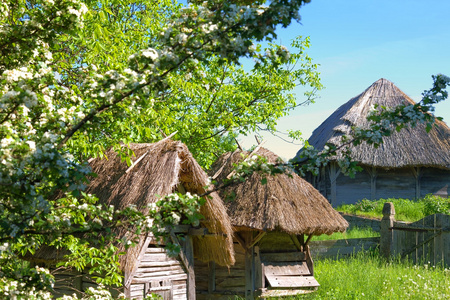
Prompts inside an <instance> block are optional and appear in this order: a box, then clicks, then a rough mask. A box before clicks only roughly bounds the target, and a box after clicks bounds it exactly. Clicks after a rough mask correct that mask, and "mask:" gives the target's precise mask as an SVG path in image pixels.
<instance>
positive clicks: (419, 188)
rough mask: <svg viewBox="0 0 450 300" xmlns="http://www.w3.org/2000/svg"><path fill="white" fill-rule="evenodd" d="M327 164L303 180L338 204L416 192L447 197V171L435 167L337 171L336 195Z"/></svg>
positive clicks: (449, 179) (449, 176) (413, 196)
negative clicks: (354, 173) (349, 173)
mask: <svg viewBox="0 0 450 300" xmlns="http://www.w3.org/2000/svg"><path fill="white" fill-rule="evenodd" d="M330 170H331V168H330V167H329V166H327V167H325V168H322V169H321V171H320V174H319V176H317V177H314V176H311V175H309V176H307V177H306V179H307V180H308V181H309V182H310V183H312V184H313V185H314V187H316V188H318V190H319V191H320V193H321V194H322V195H324V196H325V197H326V198H327V199H328V201H329V202H330V203H331V204H332V205H333V207H337V206H339V205H342V204H354V203H356V202H357V201H358V200H362V199H381V198H383V199H387V198H404V199H416V198H417V195H419V196H420V197H424V196H425V195H427V194H438V195H440V196H444V197H448V196H449V191H450V171H449V170H442V169H437V168H424V167H421V168H412V167H407V168H396V169H382V168H371V167H364V170H363V171H361V172H357V173H356V175H355V177H354V178H350V177H349V176H345V175H344V174H342V173H340V174H339V175H338V177H337V179H336V187H335V188H336V189H335V196H333V188H332V183H331V177H330V174H331V173H330Z"/></svg>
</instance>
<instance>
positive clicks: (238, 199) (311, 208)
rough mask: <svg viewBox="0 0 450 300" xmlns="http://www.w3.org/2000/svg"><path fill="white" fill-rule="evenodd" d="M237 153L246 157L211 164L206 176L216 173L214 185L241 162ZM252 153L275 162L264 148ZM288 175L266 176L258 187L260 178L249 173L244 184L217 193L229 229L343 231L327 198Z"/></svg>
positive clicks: (342, 223)
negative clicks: (222, 200) (230, 226)
mask: <svg viewBox="0 0 450 300" xmlns="http://www.w3.org/2000/svg"><path fill="white" fill-rule="evenodd" d="M241 154H244V155H248V153H247V152H239V151H235V152H233V153H227V154H224V155H223V156H221V157H220V158H219V159H218V160H217V161H216V162H215V163H214V165H213V166H212V170H211V172H210V174H217V180H218V182H219V183H220V182H222V181H223V180H224V179H225V178H226V177H227V175H228V174H229V173H230V172H232V169H233V164H236V163H238V162H239V161H242V160H243V159H244V158H243V157H242V155H241ZM256 154H258V155H260V156H263V157H266V158H267V159H268V162H269V163H276V162H277V161H278V159H279V158H278V156H277V155H275V154H274V153H272V152H270V151H269V150H266V149H264V148H261V149H259V150H258V151H257V152H256ZM291 175H292V177H290V176H288V175H287V174H279V175H276V176H269V175H267V183H266V184H262V182H261V179H262V178H263V175H261V174H258V173H253V174H252V175H251V176H250V177H249V178H248V179H247V180H246V181H245V182H244V183H242V184H238V185H236V186H230V187H227V188H226V189H225V190H223V191H221V192H220V195H221V197H222V199H224V201H225V205H226V206H227V208H228V212H229V214H230V217H231V222H232V224H233V226H234V227H235V228H236V229H237V230H245V228H249V229H256V230H262V231H275V230H278V231H284V232H287V233H289V234H308V235H309V234H314V235H320V234H331V233H333V232H343V231H344V230H345V229H346V228H347V226H348V223H347V221H345V220H344V218H342V216H341V215H340V214H339V213H338V212H337V211H335V210H334V209H333V208H332V207H331V205H330V204H329V203H328V201H327V199H325V198H324V197H323V196H322V195H321V194H320V193H319V192H318V191H317V190H316V189H315V188H314V187H313V186H312V185H310V184H309V183H308V182H306V181H305V180H303V179H302V178H300V177H299V176H298V175H296V174H295V173H291ZM230 196H231V197H230ZM232 196H234V197H232ZM230 198H233V199H230Z"/></svg>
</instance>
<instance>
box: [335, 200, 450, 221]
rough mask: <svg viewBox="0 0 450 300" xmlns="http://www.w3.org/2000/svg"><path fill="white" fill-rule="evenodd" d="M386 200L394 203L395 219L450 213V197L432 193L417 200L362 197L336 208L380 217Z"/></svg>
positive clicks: (419, 217)
mask: <svg viewBox="0 0 450 300" xmlns="http://www.w3.org/2000/svg"><path fill="white" fill-rule="evenodd" d="M386 202H393V203H394V207H395V219H396V220H399V221H407V222H414V221H418V220H420V219H422V218H424V217H425V216H428V215H432V214H435V213H444V214H450V198H442V197H438V196H433V195H427V196H426V197H424V198H422V199H419V200H417V201H414V200H409V199H402V198H398V199H397V198H389V199H379V200H375V201H371V200H367V199H363V200H360V201H358V202H357V203H356V204H345V205H341V206H339V207H337V208H336V210H337V211H340V212H344V213H350V214H356V215H361V216H366V217H372V218H382V217H383V214H382V210H383V205H384V203H386Z"/></svg>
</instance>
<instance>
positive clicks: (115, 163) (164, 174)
mask: <svg viewBox="0 0 450 300" xmlns="http://www.w3.org/2000/svg"><path fill="white" fill-rule="evenodd" d="M124 147H125V146H124ZM130 149H131V150H133V152H134V154H135V159H133V161H135V162H136V164H135V165H134V166H133V167H131V168H130V167H129V166H127V164H126V163H125V162H123V161H121V158H120V156H119V155H117V154H116V153H115V152H114V151H113V150H110V151H108V152H107V153H106V156H107V158H108V159H94V160H92V161H91V163H90V165H91V166H92V170H93V172H94V173H96V174H97V175H98V177H96V178H92V180H91V183H90V184H89V186H88V187H87V189H86V192H87V193H91V194H94V195H96V196H97V197H98V198H99V203H101V204H105V205H114V206H115V208H116V209H123V208H125V207H127V206H129V205H135V206H136V208H137V209H138V210H140V211H142V212H144V213H146V212H147V211H148V208H147V205H148V204H150V203H154V202H156V201H158V200H159V197H160V196H165V195H168V194H170V193H172V192H174V191H177V188H178V187H179V186H180V185H182V186H183V188H184V189H185V191H186V192H190V193H191V194H203V193H205V186H206V185H207V184H208V181H209V179H208V176H207V174H206V173H205V172H204V171H203V170H202V168H201V167H200V165H199V164H198V163H197V162H196V161H195V159H194V158H193V157H192V154H191V153H190V152H189V150H188V148H187V147H186V145H184V144H183V143H181V142H179V141H172V140H170V139H166V140H162V141H160V142H157V143H154V144H131V145H130ZM127 170H128V172H127ZM158 195H159V196H158ZM200 213H201V214H202V215H203V216H204V217H205V218H204V220H202V222H201V226H203V227H206V228H207V229H208V232H209V233H214V234H215V235H208V236H205V237H201V236H195V237H194V238H193V242H194V254H195V256H196V257H197V258H198V259H200V260H202V261H206V262H208V261H215V262H216V263H218V264H220V265H225V266H228V265H232V264H234V250H233V240H232V235H233V231H232V226H231V223H230V219H229V217H228V215H227V213H226V208H225V206H224V205H223V202H222V200H221V199H220V197H219V196H218V194H217V193H212V194H210V197H208V198H207V201H206V203H205V205H203V206H202V208H201V210H200ZM115 233H116V234H117V235H118V237H119V238H120V237H123V236H126V235H129V234H130V232H129V229H127V228H121V229H116V230H115ZM145 238H146V236H144V235H142V236H141V237H140V242H139V244H138V246H136V247H133V248H130V249H128V251H127V253H126V255H123V256H121V257H120V259H119V262H120V265H121V267H122V269H123V270H124V271H128V272H129V271H130V270H132V268H133V266H134V265H135V264H136V260H137V258H138V255H139V253H140V250H141V248H142V246H143V244H144V241H145ZM119 250H123V249H119ZM43 252H44V253H43ZM56 257H58V254H56V253H50V249H46V250H44V251H40V252H38V253H36V256H35V259H34V260H38V259H39V258H40V260H42V259H43V260H54V259H56ZM59 257H60V256H59Z"/></svg>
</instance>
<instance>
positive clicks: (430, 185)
mask: <svg viewBox="0 0 450 300" xmlns="http://www.w3.org/2000/svg"><path fill="white" fill-rule="evenodd" d="M449 191H450V171H448V170H441V169H436V168H422V176H421V179H420V196H421V197H425V195H427V194H436V193H439V194H441V196H444V197H448V196H449Z"/></svg>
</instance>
